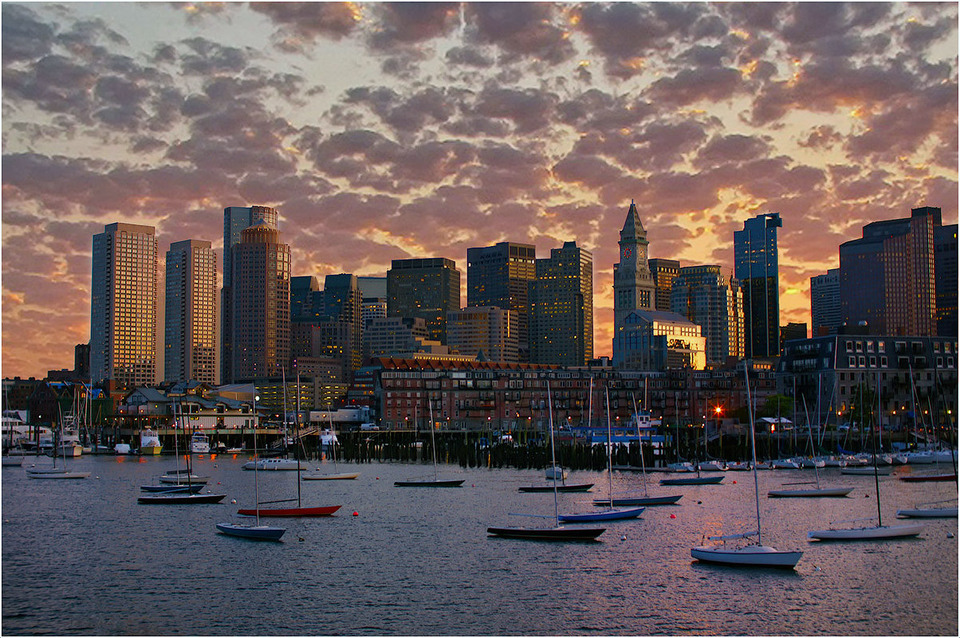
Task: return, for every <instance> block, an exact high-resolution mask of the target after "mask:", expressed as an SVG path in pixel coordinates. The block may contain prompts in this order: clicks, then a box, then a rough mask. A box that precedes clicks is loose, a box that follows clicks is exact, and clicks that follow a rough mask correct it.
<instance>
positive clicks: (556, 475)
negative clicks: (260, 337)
mask: <svg viewBox="0 0 960 638" xmlns="http://www.w3.org/2000/svg"><path fill="white" fill-rule="evenodd" d="M546 477H547V480H549V481H562V480H563V479H565V478H567V472H566V470H564V469H563V468H562V467H559V466H557V465H554V466H553V467H548V468H547V471H546Z"/></svg>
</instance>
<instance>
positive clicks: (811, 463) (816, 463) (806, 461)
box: [799, 456, 827, 470]
mask: <svg viewBox="0 0 960 638" xmlns="http://www.w3.org/2000/svg"><path fill="white" fill-rule="evenodd" d="M799 463H800V468H801V469H804V470H809V469H814V468H821V467H826V466H827V464H826V462H825V461H824V460H823V459H820V458H813V457H809V456H805V457H803V458H802V459H800V461H799Z"/></svg>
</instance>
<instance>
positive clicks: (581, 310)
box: [529, 241, 593, 365]
mask: <svg viewBox="0 0 960 638" xmlns="http://www.w3.org/2000/svg"><path fill="white" fill-rule="evenodd" d="M529 302H530V361H531V362H532V363H539V364H551V365H585V364H586V363H587V362H588V361H590V359H592V358H593V254H592V253H591V252H590V251H588V250H585V249H583V248H579V247H578V246H577V243H576V242H573V241H568V242H565V243H564V244H563V247H561V248H554V249H552V250H551V251H550V257H549V258H547V259H538V260H537V278H536V280H534V281H532V282H531V283H530V291H529Z"/></svg>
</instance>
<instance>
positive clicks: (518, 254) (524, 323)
mask: <svg viewBox="0 0 960 638" xmlns="http://www.w3.org/2000/svg"><path fill="white" fill-rule="evenodd" d="M536 277H537V249H536V247H535V246H533V245H532V244H518V243H514V242H505V241H504V242H500V243H498V244H495V245H493V246H486V247H483V248H468V249H467V306H468V307H474V306H495V307H497V308H503V309H506V310H509V311H510V312H511V314H512V315H513V316H514V317H515V318H516V324H517V328H516V339H517V350H518V357H519V360H520V361H529V360H530V344H529V339H530V317H529V312H530V308H529V299H528V295H529V289H530V282H531V281H533V280H534V279H536Z"/></svg>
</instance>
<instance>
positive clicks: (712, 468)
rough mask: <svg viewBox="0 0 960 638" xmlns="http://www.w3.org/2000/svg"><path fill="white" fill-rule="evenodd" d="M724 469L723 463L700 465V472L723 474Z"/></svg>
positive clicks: (709, 462) (704, 463)
mask: <svg viewBox="0 0 960 638" xmlns="http://www.w3.org/2000/svg"><path fill="white" fill-rule="evenodd" d="M726 469H727V467H726V465H724V463H723V461H704V462H703V463H700V471H701V472H723V471H724V470H726Z"/></svg>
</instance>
